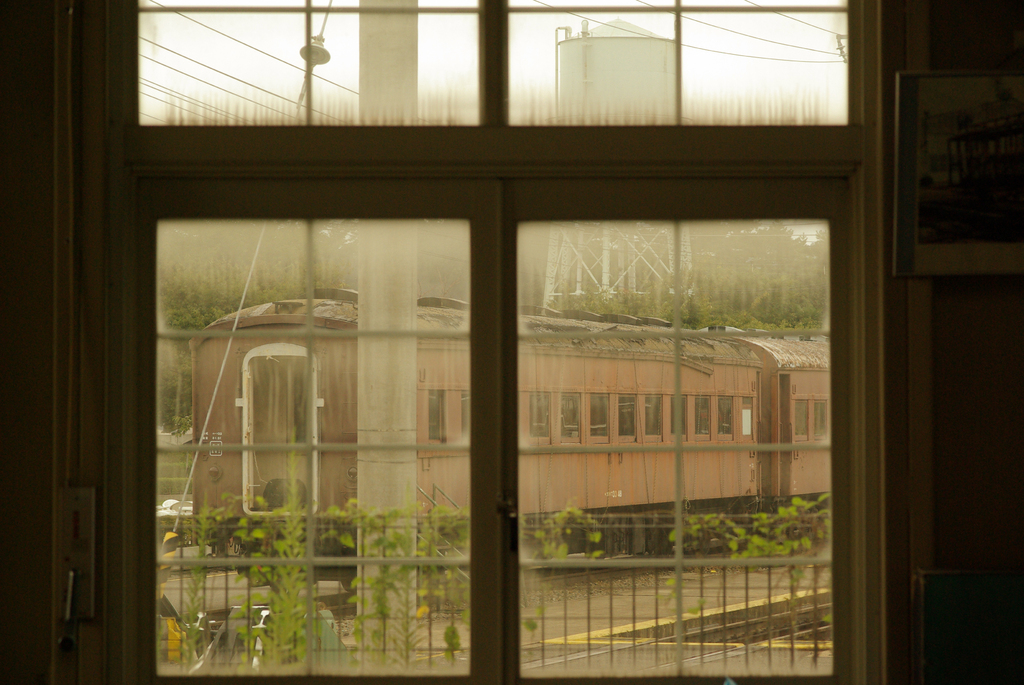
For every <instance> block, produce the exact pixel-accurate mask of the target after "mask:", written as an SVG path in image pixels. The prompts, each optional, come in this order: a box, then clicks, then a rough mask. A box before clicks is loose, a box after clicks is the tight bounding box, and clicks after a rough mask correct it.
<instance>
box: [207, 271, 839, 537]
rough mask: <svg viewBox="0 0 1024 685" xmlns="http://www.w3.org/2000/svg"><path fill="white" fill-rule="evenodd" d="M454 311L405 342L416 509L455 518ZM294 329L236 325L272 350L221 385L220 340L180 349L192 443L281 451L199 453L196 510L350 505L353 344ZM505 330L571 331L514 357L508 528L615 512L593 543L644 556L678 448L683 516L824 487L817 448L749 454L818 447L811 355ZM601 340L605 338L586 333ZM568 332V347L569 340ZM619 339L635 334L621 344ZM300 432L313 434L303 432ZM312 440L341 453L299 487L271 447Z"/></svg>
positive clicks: (294, 463)
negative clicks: (188, 383)
mask: <svg viewBox="0 0 1024 685" xmlns="http://www.w3.org/2000/svg"><path fill="white" fill-rule="evenodd" d="M328 295H329V297H325V298H324V299H316V300H314V303H313V312H312V320H313V322H314V325H315V326H317V327H322V328H325V329H333V330H341V331H343V330H356V329H357V326H358V304H357V297H358V296H357V294H356V293H354V292H350V291H331V292H330V293H328ZM464 309H465V305H464V303H460V302H458V301H454V300H443V299H440V298H422V299H421V300H420V301H419V307H418V317H417V318H418V327H419V329H420V330H422V331H435V332H438V331H440V332H442V334H441V335H440V336H438V335H436V333H435V335H434V336H432V337H430V338H422V339H420V340H419V342H418V345H417V349H418V351H417V370H418V373H417V379H416V407H417V412H416V414H417V426H416V442H417V443H419V444H420V445H425V446H429V448H428V449H424V450H422V451H420V452H418V454H417V481H418V486H419V498H420V500H419V503H420V505H421V506H422V507H424V508H427V507H431V506H435V505H437V504H445V505H449V506H451V505H455V506H460V507H462V506H466V505H467V504H468V503H469V487H468V486H469V484H468V478H469V467H468V462H467V459H468V454H467V452H468V450H467V449H466V446H467V445H468V431H469V401H468V400H469V393H470V391H471V389H470V387H469V364H468V341H467V340H466V339H465V337H464V336H455V335H453V337H452V338H451V339H448V338H445V337H444V335H443V331H446V330H450V331H452V332H453V333H454V332H456V331H460V330H462V331H464V330H466V323H467V322H466V313H465V311H463V310H464ZM306 320H307V312H306V302H305V300H291V301H283V302H276V303H267V304H263V305H259V306H256V307H250V308H247V309H244V310H242V312H241V313H240V314H239V316H238V323H237V328H238V330H240V331H246V330H260V331H263V332H271V333H272V332H273V331H280V333H281V336H280V338H275V337H266V338H264V337H261V338H249V337H244V336H239V337H235V338H234V339H232V341H231V346H232V347H231V352H230V353H229V354H228V359H227V362H226V365H225V368H224V370H223V373H221V371H220V368H221V365H222V362H223V359H224V356H225V349H226V346H227V345H228V338H227V337H224V336H223V333H221V335H220V337H217V336H209V335H198V336H196V337H195V338H193V339H192V341H191V349H192V359H193V408H194V412H195V416H194V421H195V423H194V425H195V426H197V427H201V426H202V425H203V421H204V418H205V412H206V411H207V410H209V420H208V422H207V431H206V435H205V436H204V438H203V442H204V443H209V444H210V445H211V446H213V445H215V444H216V443H225V444H231V443H234V444H239V443H241V444H243V445H250V444H262V445H277V446H280V447H281V449H279V450H278V451H260V452H249V451H245V452H243V453H238V452H233V453H232V452H228V451H224V452H220V451H217V450H211V451H210V452H209V453H204V454H201V455H200V459H201V460H202V463H200V464H199V465H197V468H196V469H195V483H194V499H195V501H196V502H197V504H198V503H202V502H208V503H213V504H217V503H219V502H220V501H221V499H222V496H223V495H224V494H229V495H233V496H235V497H236V498H237V501H238V502H239V504H238V507H239V511H238V512H237V513H238V514H239V515H243V514H255V515H259V514H260V513H261V512H264V513H265V512H269V511H270V510H272V509H275V508H277V507H279V506H281V504H282V503H283V499H282V498H283V496H284V491H285V485H286V484H287V483H289V482H292V481H294V480H297V481H299V482H298V486H299V488H300V491H301V493H302V497H307V496H311V497H312V498H313V501H314V502H315V506H316V507H317V508H318V509H320V510H324V509H326V508H328V507H330V506H333V505H338V506H343V505H344V504H345V503H346V502H347V501H348V500H349V499H351V498H353V497H355V496H356V491H357V484H358V478H359V472H358V464H357V456H356V451H355V450H356V439H357V426H358V421H357V414H358V407H357V403H356V396H357V359H356V358H357V342H356V340H355V339H354V338H352V337H341V336H339V337H324V338H317V339H316V340H315V344H314V349H313V355H312V357H309V356H307V348H306V342H307V341H306V339H304V338H301V337H295V332H296V330H297V327H299V326H302V325H304V324H305V323H306ZM520 321H521V325H522V326H523V327H524V329H525V330H528V331H534V332H538V333H560V334H569V336H568V337H564V338H557V339H556V338H554V337H547V338H543V339H538V340H531V341H528V342H524V343H522V344H521V345H520V360H519V395H520V402H519V407H520V410H519V426H520V434H521V444H522V445H523V446H524V448H525V449H524V450H523V454H522V455H521V456H520V463H519V479H520V481H519V491H520V513H521V514H522V515H524V516H527V517H529V516H540V515H543V514H544V513H545V512H550V511H557V510H560V509H563V508H564V507H566V506H569V505H573V506H576V507H580V508H582V509H584V510H586V511H589V512H592V513H597V514H601V515H602V516H603V517H605V518H606V519H608V518H609V517H612V519H613V518H614V517H615V516H619V515H621V516H622V520H623V521H626V520H628V521H629V522H630V523H629V524H628V526H624V527H623V530H625V532H624V533H621V534H620V535H619V536H618V538H619V539H618V542H615V541H612V540H609V544H612V545H613V546H616V545H617V546H618V547H619V548H621V550H622V551H626V552H634V553H640V552H645V551H653V550H655V549H657V548H658V547H659V541H658V540H655V539H653V537H652V536H656V535H657V533H652V530H653V529H654V528H656V526H653V525H652V523H651V522H652V521H653V520H654V519H656V518H657V516H658V515H659V514H665V513H667V512H670V511H671V510H672V508H673V506H674V501H675V487H676V480H675V475H674V474H675V454H674V452H673V450H672V446H673V445H675V444H677V439H678V442H679V444H682V445H684V446H686V451H685V452H684V458H683V498H684V500H685V503H686V506H687V508H688V510H689V511H691V512H693V511H698V512H699V511H720V512H727V511H728V512H734V513H744V512H751V511H754V510H757V509H758V508H770V507H772V506H774V505H775V504H776V503H777V502H778V501H783V500H786V499H787V498H789V497H792V496H794V495H802V496H810V495H815V494H817V493H822V492H827V491H828V490H829V489H830V454H829V452H828V451H827V450H823V449H807V450H796V451H787V452H779V451H768V452H764V451H760V450H756V449H754V447H755V446H756V445H757V444H759V443H797V444H799V443H801V442H805V443H807V445H808V447H809V448H810V447H811V446H812V445H813V444H814V443H816V442H818V443H820V442H823V441H826V440H827V439H828V433H829V412H830V409H831V407H830V406H829V405H830V396H829V371H828V365H829V353H828V343H827V342H826V341H817V340H793V339H768V338H761V337H758V338H754V337H742V336H728V337H726V336H723V337H708V336H702V337H689V338H683V339H682V340H680V341H679V345H680V348H679V359H680V361H681V364H680V365H679V366H678V367H677V366H676V364H675V360H676V354H677V353H676V347H675V345H676V341H674V340H673V339H671V338H670V337H668V334H669V333H670V331H669V330H667V329H666V328H665V326H667V325H668V324H667V322H664V321H661V320H657V319H634V318H633V317H623V316H598V315H595V314H590V313H587V312H556V311H553V310H546V309H540V308H524V309H523V312H522V313H521V316H520ZM234 325H235V315H234V314H232V315H230V316H226V317H224V318H222V319H220V320H218V321H216V322H214V323H213V324H211V325H210V326H209V327H207V329H206V330H207V331H230V330H231V329H232V327H233V326H234ZM608 330H614V331H618V333H619V335H620V336H621V337H614V338H600V339H596V338H594V337H592V336H590V337H588V335H587V334H591V333H595V332H601V331H608ZM574 332H578V333H580V334H584V335H581V337H578V338H577V337H573V336H572V333H574ZM630 332H636V333H638V334H642V335H638V337H636V338H632V337H629V335H628V334H629V333H630ZM652 332H653V333H665V334H666V337H663V338H662V337H652V336H651V333H652ZM310 367H311V370H312V373H311V374H308V373H307V370H308V369H310ZM676 368H678V369H679V370H680V373H679V378H678V383H679V387H678V390H679V392H678V395H677V387H676V383H677V379H676V375H675V371H674V370H675V369H676ZM218 377H220V381H219V383H218ZM307 378H308V379H309V380H308V381H307ZM307 383H312V386H313V387H308V386H307ZM310 393H312V396H313V397H314V398H316V399H315V403H314V405H315V411H316V417H315V420H314V421H309V420H308V417H307V415H306V412H307V411H308V409H309V407H310V403H309V402H308V400H303V399H302V398H307V397H309V394H310ZM309 426H312V430H313V432H314V434H313V436H308V435H307V434H306V431H307V430H308V427H309ZM677 433H678V438H677ZM310 437H312V441H313V442H314V443H322V444H325V445H326V444H331V445H335V446H338V445H346V444H351V445H352V449H351V450H345V449H342V450H341V451H323V452H320V453H318V458H317V459H316V460H315V463H314V464H313V471H314V472H313V473H312V474H310V473H308V472H307V468H308V465H307V462H306V460H304V459H295V458H293V457H292V456H290V452H289V451H288V449H287V444H289V443H295V442H305V441H307V440H308V439H309V438H310ZM645 446H650V447H651V450H650V451H645V450H644V447H645ZM546 448H550V449H546ZM565 448H570V449H565ZM664 542H665V541H664V540H663V541H660V544H661V546H663V544H664Z"/></svg>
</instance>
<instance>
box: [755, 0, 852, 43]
mask: <svg viewBox="0 0 1024 685" xmlns="http://www.w3.org/2000/svg"><path fill="white" fill-rule="evenodd" d="M744 2H746V3H748V4H751V5H753V6H754V7H757V8H759V9H763V10H767V11H769V12H771V13H772V14H777V15H779V16H780V17H785V18H786V19H792V20H793V21H795V22H799V23H801V24H803V25H804V26H810V27H811V28H812V29H818V30H819V31H824V32H825V33H829V34H832V35H833V36H834V35H836V32H835V31H829V30H828V29H823V28H821V27H820V26H815V25H814V24H812V23H810V22H807V21H804V20H803V19H797V18H796V17H791V16H789V15H788V14H783V13H782V12H776V11H775V10H768V8H766V7H762V6H761V5H758V4H757V3H756V2H753V0H744Z"/></svg>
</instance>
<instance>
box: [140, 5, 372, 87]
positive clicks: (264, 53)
mask: <svg viewBox="0 0 1024 685" xmlns="http://www.w3.org/2000/svg"><path fill="white" fill-rule="evenodd" d="M149 2H151V3H153V4H154V5H156V6H157V7H164V8H166V5H161V4H160V3H159V2H157V1H156V0H149ZM175 14H177V15H178V16H179V17H182V18H183V19H188V20H189V21H191V22H192V23H194V24H198V25H199V26H202V27H203V28H204V29H208V30H210V31H213V32H214V33H216V34H217V35H219V36H223V37H225V38H227V39H228V40H233V41H234V42H236V43H238V44H239V45H243V46H245V47H247V48H249V49H250V50H255V51H256V52H258V53H260V54H261V55H264V56H265V57H269V58H270V59H272V60H276V61H278V62H280V63H281V64H286V65H288V66H289V67H291V68H292V69H297V70H298V71H302V72H305V71H306V70H305V69H304V68H303V67H300V66H297V65H295V64H292V63H291V62H289V61H288V60H286V59H281V58H280V57H278V56H277V55H272V54H270V53H269V52H265V51H264V50H260V49H259V48H258V47H256V46H255V45H251V44H249V43H246V42H245V41H244V40H239V39H238V38H235V37H234V36H231V35H229V34H227V33H224V32H223V31H218V30H217V29H215V28H213V27H212V26H209V25H207V24H204V23H203V22H201V21H199V20H197V19H193V18H192V17H190V16H188V15H187V14H182V13H181V12H175ZM324 23H325V24H326V23H327V17H326V16H325V17H324ZM320 32H321V34H323V28H322V27H321V29H320ZM313 78H315V79H319V80H321V81H323V82H324V83H329V84H331V85H332V86H337V87H338V88H341V89H342V90H347V91H348V92H350V93H352V94H353V95H359V92H358V91H355V90H352V89H351V88H348V87H347V86H343V85H341V84H340V83H335V82H334V81H332V80H330V79H327V78H324V77H323V76H317V75H316V74H314V75H313Z"/></svg>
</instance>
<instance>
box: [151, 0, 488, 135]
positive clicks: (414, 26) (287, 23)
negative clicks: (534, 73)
mask: <svg viewBox="0 0 1024 685" xmlns="http://www.w3.org/2000/svg"><path fill="white" fill-rule="evenodd" d="M188 4H189V5H192V6H194V5H195V4H196V3H188ZM274 4H275V6H277V7H280V8H286V7H288V3H274ZM235 5H236V4H235V3H232V6H235ZM293 5H295V4H294V3H293ZM218 6H224V5H223V4H222V3H218ZM431 6H432V7H450V8H453V9H454V8H460V9H462V10H463V11H462V12H459V13H456V12H452V13H441V12H433V13H417V12H415V11H414V10H416V9H417V8H418V7H419V5H417V3H415V2H413V3H412V4H410V3H409V2H408V0H378V2H376V3H373V4H372V5H369V6H368V4H367V3H365V2H364V3H362V4H356V3H351V2H349V3H335V4H334V5H332V9H331V11H330V12H327V13H324V12H322V11H321V12H316V11H314V12H310V13H309V14H308V15H307V13H306V12H304V11H301V8H302V7H304V4H298V5H295V7H296V11H290V12H288V11H279V12H269V11H258V9H257V8H258V7H259V3H251V2H248V3H237V11H234V12H232V11H225V12H187V11H185V12H178V11H168V10H167V9H166V7H164V6H162V4H161V5H157V4H156V3H150V2H143V4H142V5H141V9H142V10H143V11H142V12H141V13H140V16H139V123H140V124H142V125H218V126H220V125H270V124H273V125H300V126H301V125H327V126H334V125H354V124H363V125H382V124H387V125H472V124H476V123H478V118H479V112H478V110H479V83H478V81H479V77H478V71H479V68H478V48H477V41H478V38H477V34H478V28H477V26H478V17H477V13H476V10H475V4H472V3H469V2H465V1H462V0H458V1H456V2H450V3H445V2H436V3H433V4H432V5H431ZM368 7H370V8H371V9H373V10H375V11H373V12H369V11H367V9H368ZM410 10H413V11H410ZM306 36H312V37H311V38H308V39H307V38H306ZM307 64H308V65H310V74H309V76H310V78H309V79H308V83H307V74H306V70H307Z"/></svg>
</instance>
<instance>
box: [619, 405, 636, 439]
mask: <svg viewBox="0 0 1024 685" xmlns="http://www.w3.org/2000/svg"><path fill="white" fill-rule="evenodd" d="M619 437H620V438H629V439H636V396H635V395H619Z"/></svg>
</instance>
